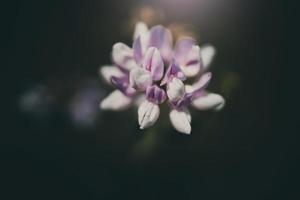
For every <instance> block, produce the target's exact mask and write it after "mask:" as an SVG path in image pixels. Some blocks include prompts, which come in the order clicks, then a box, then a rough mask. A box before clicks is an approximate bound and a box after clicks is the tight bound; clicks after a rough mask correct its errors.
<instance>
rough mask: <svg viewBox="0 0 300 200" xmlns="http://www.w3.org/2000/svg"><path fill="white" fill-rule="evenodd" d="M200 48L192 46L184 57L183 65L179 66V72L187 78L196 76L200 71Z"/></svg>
mask: <svg viewBox="0 0 300 200" xmlns="http://www.w3.org/2000/svg"><path fill="white" fill-rule="evenodd" d="M201 62H202V61H201V57H200V47H199V46H197V45H193V47H192V48H191V49H190V51H189V52H188V53H187V55H186V57H185V61H184V63H182V64H180V67H181V70H182V71H183V73H184V74H185V75H186V76H187V77H193V76H196V75H197V74H198V73H199V72H200V70H201V66H202V64H201Z"/></svg>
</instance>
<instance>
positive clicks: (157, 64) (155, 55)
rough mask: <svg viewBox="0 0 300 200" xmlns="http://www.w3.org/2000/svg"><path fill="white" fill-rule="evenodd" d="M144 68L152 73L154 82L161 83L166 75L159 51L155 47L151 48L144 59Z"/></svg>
mask: <svg viewBox="0 0 300 200" xmlns="http://www.w3.org/2000/svg"><path fill="white" fill-rule="evenodd" d="M143 67H144V68H145V69H146V70H148V71H149V72H150V73H151V77H152V79H153V80H154V81H159V80H160V79H161V78H162V76H163V73H164V63H163V60H162V57H161V56H160V53H159V51H158V50H157V49H156V48H155V47H150V48H149V49H148V50H147V52H146V56H145V59H144V64H143Z"/></svg>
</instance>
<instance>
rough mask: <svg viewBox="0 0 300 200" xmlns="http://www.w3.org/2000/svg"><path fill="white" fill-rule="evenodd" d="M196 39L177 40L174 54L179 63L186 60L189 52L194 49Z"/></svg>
mask: <svg viewBox="0 0 300 200" xmlns="http://www.w3.org/2000/svg"><path fill="white" fill-rule="evenodd" d="M195 44H196V41H195V40H194V39H193V38H183V39H180V40H178V41H177V42H176V46H175V52H174V56H175V59H176V60H177V61H178V62H179V63H183V62H185V58H186V56H187V53H188V52H189V51H190V50H191V49H192V47H193V45H195Z"/></svg>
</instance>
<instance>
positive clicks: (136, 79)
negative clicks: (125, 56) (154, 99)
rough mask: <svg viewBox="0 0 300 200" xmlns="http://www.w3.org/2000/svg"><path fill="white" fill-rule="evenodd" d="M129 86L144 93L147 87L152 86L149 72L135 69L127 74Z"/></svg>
mask: <svg viewBox="0 0 300 200" xmlns="http://www.w3.org/2000/svg"><path fill="white" fill-rule="evenodd" d="M129 82H130V86H131V87H133V88H135V89H136V90H138V91H145V90H146V89H147V87H148V86H150V85H152V78H151V74H150V72H149V71H147V70H145V69H143V68H140V67H136V68H133V69H132V70H131V71H130V74H129Z"/></svg>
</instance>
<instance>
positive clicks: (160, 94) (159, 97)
mask: <svg viewBox="0 0 300 200" xmlns="http://www.w3.org/2000/svg"><path fill="white" fill-rule="evenodd" d="M146 98H147V100H148V101H150V102H152V103H155V104H161V103H163V102H164V101H165V100H166V98H167V96H166V93H165V91H164V90H163V89H161V88H159V87H158V86H156V85H153V86H150V87H148V88H147V90H146Z"/></svg>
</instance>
